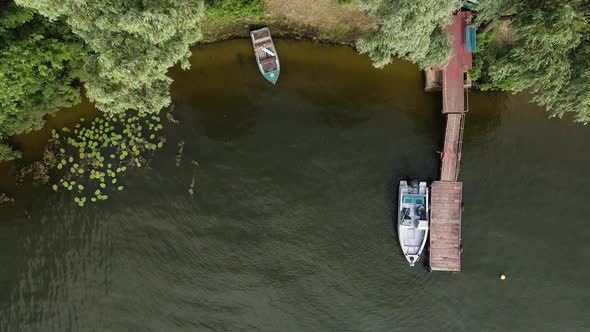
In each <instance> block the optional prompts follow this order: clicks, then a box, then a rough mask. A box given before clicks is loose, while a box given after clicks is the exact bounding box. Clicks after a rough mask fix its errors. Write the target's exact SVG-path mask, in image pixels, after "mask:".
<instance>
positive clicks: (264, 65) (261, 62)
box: [250, 27, 281, 84]
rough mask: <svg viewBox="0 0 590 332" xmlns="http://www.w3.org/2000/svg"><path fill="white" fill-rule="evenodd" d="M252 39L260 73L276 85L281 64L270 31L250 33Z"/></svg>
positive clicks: (266, 29)
mask: <svg viewBox="0 0 590 332" xmlns="http://www.w3.org/2000/svg"><path fill="white" fill-rule="evenodd" d="M250 37H251V38H252V46H253V47H254V54H255V55H256V63H258V69H260V73H261V74H262V76H264V78H266V79H267V80H268V81H269V82H271V83H272V84H276V83H277V80H278V79H279V74H280V73H281V64H280V63H279V55H278V53H277V50H276V48H275V45H274V43H273V42H272V37H271V36H270V30H268V28H266V27H265V28H262V29H258V30H253V31H250Z"/></svg>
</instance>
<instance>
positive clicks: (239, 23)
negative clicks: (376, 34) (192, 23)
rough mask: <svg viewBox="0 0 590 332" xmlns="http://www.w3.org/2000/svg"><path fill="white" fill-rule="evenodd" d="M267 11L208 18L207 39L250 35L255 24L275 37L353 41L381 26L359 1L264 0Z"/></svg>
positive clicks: (204, 24)
mask: <svg viewBox="0 0 590 332" xmlns="http://www.w3.org/2000/svg"><path fill="white" fill-rule="evenodd" d="M263 1H264V6H265V14H264V15H263V16H262V17H260V18H253V17H240V18H236V17H226V18H219V17H216V18H214V17H206V18H205V20H204V22H203V37H204V38H203V41H204V42H214V41H219V40H224V39H229V38H236V37H247V36H248V31H250V30H251V29H252V28H254V27H261V26H269V27H270V28H271V30H272V32H273V36H288V37H291V38H305V39H315V40H322V41H328V42H336V43H345V44H352V43H354V42H355V41H356V40H357V39H358V38H360V37H362V36H363V35H365V34H367V33H369V32H370V31H372V30H373V29H376V28H377V21H376V19H375V18H372V17H368V16H366V15H365V14H364V13H363V12H362V11H361V10H360V9H358V6H357V5H356V4H357V1H360V0H354V1H353V2H352V3H350V4H347V5H341V4H339V3H338V0H263Z"/></svg>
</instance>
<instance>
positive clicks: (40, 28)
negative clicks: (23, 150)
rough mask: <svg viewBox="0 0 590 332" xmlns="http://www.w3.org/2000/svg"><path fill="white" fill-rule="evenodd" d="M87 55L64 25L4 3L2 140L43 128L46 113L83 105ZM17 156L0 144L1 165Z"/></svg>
mask: <svg viewBox="0 0 590 332" xmlns="http://www.w3.org/2000/svg"><path fill="white" fill-rule="evenodd" d="M86 54H87V52H86V50H85V48H84V44H83V43H82V42H81V41H80V40H78V39H77V38H76V37H75V36H74V35H73V34H72V33H71V32H70V31H69V30H68V29H67V27H64V26H63V24H61V25H60V24H51V23H50V22H49V21H47V20H46V19H45V18H43V17H42V16H40V15H37V14H34V13H33V12H32V11H31V10H29V9H24V8H20V7H17V6H16V5H15V4H14V3H12V2H9V3H3V4H0V91H2V93H0V141H2V140H3V139H5V138H6V137H8V136H11V135H14V134H18V133H23V132H28V131H31V130H36V129H40V128H41V127H42V126H43V124H44V120H43V117H44V116H45V115H46V114H53V113H55V112H57V111H58V110H59V109H60V108H62V107H69V106H72V105H74V104H77V103H78V102H79V101H80V88H79V87H78V85H77V84H76V82H77V78H78V77H79V75H80V73H81V71H80V70H81V67H82V63H83V60H84V58H85V56H86ZM18 156H19V154H18V153H16V152H14V151H12V149H10V148H9V147H8V146H7V145H5V144H1V143H0V161H1V160H9V159H14V158H16V157H18Z"/></svg>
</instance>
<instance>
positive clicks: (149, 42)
mask: <svg viewBox="0 0 590 332" xmlns="http://www.w3.org/2000/svg"><path fill="white" fill-rule="evenodd" d="M16 1H17V3H18V4H20V5H23V6H27V7H30V8H34V9H36V10H38V11H39V12H40V13H41V14H43V15H45V16H47V17H48V18H49V19H51V20H56V19H59V18H63V19H64V20H65V21H66V22H67V24H68V25H69V26H70V28H71V29H72V31H73V32H74V33H75V34H77V35H78V36H80V37H81V38H82V39H83V40H84V41H85V42H86V43H87V44H88V46H89V47H90V49H91V50H92V51H94V53H93V54H92V55H91V56H90V58H89V60H88V63H87V64H86V71H87V74H88V75H87V76H86V77H85V87H86V92H87V95H88V97H89V99H90V100H92V101H94V102H95V104H96V106H97V107H98V108H99V109H101V110H103V111H106V112H110V113H120V112H124V111H125V110H127V109H136V110H138V111H141V112H152V113H153V112H158V111H160V110H161V109H162V108H163V107H165V106H167V105H169V104H170V94H169V88H170V84H171V82H172V80H171V79H170V78H169V77H168V76H166V72H167V70H168V69H169V68H170V67H171V66H173V65H174V64H175V63H177V62H179V61H181V64H182V67H183V68H188V67H189V65H190V64H189V62H188V58H189V56H190V50H189V46H190V45H191V44H193V43H195V42H196V41H197V40H199V39H200V37H201V32H200V20H201V17H202V15H203V10H204V7H203V0H160V1H153V0H141V1H128V0H88V1H79V0H45V1H38V0H16Z"/></svg>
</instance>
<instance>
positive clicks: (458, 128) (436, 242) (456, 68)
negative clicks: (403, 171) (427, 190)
mask: <svg viewBox="0 0 590 332" xmlns="http://www.w3.org/2000/svg"><path fill="white" fill-rule="evenodd" d="M470 16H471V12H470V11H460V12H458V13H456V14H455V15H453V21H452V23H451V24H450V25H449V26H448V27H447V32H448V34H449V37H450V40H451V41H452V47H453V55H452V57H451V60H450V61H449V63H448V65H447V66H446V67H445V68H444V69H443V70H442V90H443V93H442V94H443V109H442V112H443V114H445V115H446V120H447V121H446V130H445V141H444V146H443V150H442V152H441V154H440V157H441V170H440V181H436V182H434V183H432V191H431V205H430V269H431V270H433V271H460V270H461V203H462V195H463V193H462V192H463V184H462V183H461V182H457V178H458V175H459V164H460V162H461V147H462V140H463V127H464V121H465V114H464V112H465V99H464V98H465V96H464V77H465V72H466V71H467V70H469V69H470V68H471V66H472V55H471V53H470V52H466V51H465V27H466V24H467V20H468V18H469V17H470Z"/></svg>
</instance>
